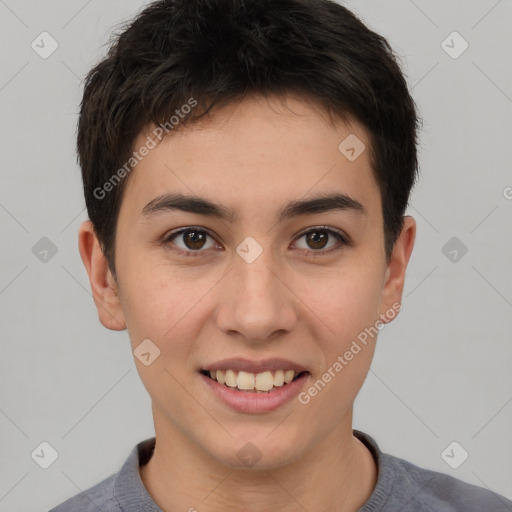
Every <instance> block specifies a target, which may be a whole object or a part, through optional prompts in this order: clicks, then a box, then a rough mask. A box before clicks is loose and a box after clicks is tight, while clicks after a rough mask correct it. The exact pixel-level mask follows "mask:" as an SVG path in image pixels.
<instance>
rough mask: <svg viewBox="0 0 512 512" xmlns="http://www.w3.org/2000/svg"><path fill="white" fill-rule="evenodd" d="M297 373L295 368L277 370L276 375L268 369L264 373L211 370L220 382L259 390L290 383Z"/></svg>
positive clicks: (267, 389) (211, 374)
mask: <svg viewBox="0 0 512 512" xmlns="http://www.w3.org/2000/svg"><path fill="white" fill-rule="evenodd" d="M296 375H297V372H295V370H277V371H276V372H275V375H272V372H269V371H266V372H262V373H249V372H242V371H240V372H236V371H235V370H231V369H230V370H226V371H224V370H216V371H213V370H210V377H211V378H212V379H215V380H216V381H217V382H219V383H220V384H225V385H226V386H229V387H230V388H235V387H238V389H244V390H251V389H256V390H257V391H269V390H270V389H272V388H273V387H274V386H276V387H279V386H282V385H283V384H284V383H285V382H286V384H289V383H290V382H291V381H292V380H293V379H294V377H295V376H296Z"/></svg>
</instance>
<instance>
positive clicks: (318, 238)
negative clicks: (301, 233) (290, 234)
mask: <svg viewBox="0 0 512 512" xmlns="http://www.w3.org/2000/svg"><path fill="white" fill-rule="evenodd" d="M319 233H320V235H319ZM328 237H329V235H327V234H326V233H325V231H310V232H309V233H308V234H307V239H308V244H309V245H310V246H312V247H313V249H323V248H324V247H325V244H326V242H327V239H328ZM311 241H312V242H313V243H312V244H311ZM318 242H320V247H318V246H317V245H316V244H318ZM322 242H323V243H322Z"/></svg>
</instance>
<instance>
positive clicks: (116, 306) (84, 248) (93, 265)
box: [78, 220, 126, 331]
mask: <svg viewBox="0 0 512 512" xmlns="http://www.w3.org/2000/svg"><path fill="white" fill-rule="evenodd" d="M78 249H79V251H80V257H81V258H82V262H83V264H84V266H85V269H86V271H87V274H88V276H89V282H90V284H91V291H92V296H93V299H94V303H95V305H96V309H97V310H98V316H99V319H100V322H101V323H102V325H103V326H104V327H106V328H107V329H111V330H113V331H122V330H124V329H126V321H125V318H124V312H123V308H122V304H121V301H120V296H119V289H118V287H117V284H116V282H115V279H114V277H113V276H112V273H111V271H110V268H109V266H108V262H107V259H106V258H105V255H104V254H103V251H102V250H101V246H100V243H99V240H98V237H97V235H96V232H95V230H94V226H93V224H92V222H91V221H89V220H88V221H85V222H83V223H82V225H81V226H80V228H79V231H78Z"/></svg>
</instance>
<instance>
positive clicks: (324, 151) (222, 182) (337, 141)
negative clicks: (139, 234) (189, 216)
mask: <svg viewBox="0 0 512 512" xmlns="http://www.w3.org/2000/svg"><path fill="white" fill-rule="evenodd" d="M154 128H155V126H150V127H149V128H148V129H147V130H145V131H144V132H143V133H141V134H140V135H139V137H138V138H137V140H136V142H135V144H134V151H136V150H137V148H139V147H141V146H143V145H144V144H145V142H146V141H147V137H148V136H149V137H152V135H151V134H152V131H153V130H154ZM177 128H178V129H176V130H173V131H172V132H169V135H168V136H167V137H165V138H164V139H163V140H162V142H160V143H159V144H158V145H157V146H156V147H155V148H154V149H151V150H150V151H149V153H148V154H147V155H146V156H145V157H144V158H143V159H142V160H141V161H140V162H139V163H138V164H137V165H136V166H135V168H134V170H133V171H131V174H130V176H129V179H128V183H127V184H126V185H127V187H126V190H125V194H124V196H125V198H124V199H123V203H124V201H125V200H126V199H128V200H129V201H130V202H132V203H135V204H136V207H137V208H138V210H139V213H141V212H142V209H143V208H144V207H145V206H146V204H147V203H148V202H150V201H151V200H154V199H155V198H156V197H158V196H160V195H162V194H163V193H166V192H173V191H179V192H182V193H187V194H188V195H194V194H196V195H199V196H201V197H207V198H211V199H212V201H215V202H217V203H219V202H221V203H223V204H224V203H226V206H229V208H230V209H231V210H232V211H233V212H234V213H236V212H238V211H240V212H241V211H242V210H243V209H244V205H249V203H248V201H249V200H250V201H252V203H251V204H252V205H253V206H254V205H255V204H258V202H259V207H260V209H261V207H262V206H264V205H265V204H269V203H274V202H278V203H283V202H285V201H286V200H287V199H288V200H289V199H297V198H300V197H303V196H307V195H315V194H318V193H320V194H324V195H325V194H327V193H331V192H339V193H345V194H347V195H349V196H350V197H353V198H354V199H357V200H358V201H359V202H360V203H367V204H366V205H365V207H366V208H367V209H368V210H371V209H372V203H375V201H377V203H378V202H379V200H380V197H379V194H378V188H377V184H376V182H375V179H374V176H373V172H372V170H371V165H370V154H369V153H370V151H369V150H370V138H369V136H368V133H367V131H366V130H365V129H364V127H362V126H361V125H360V124H359V123H357V122H355V121H352V122H351V124H350V125H346V124H345V123H343V122H342V121H341V120H337V122H336V124H335V125H333V124H332V122H331V120H330V118H329V117H328V115H327V113H326V112H325V111H323V110H322V109H321V107H320V106H319V105H317V104H315V103H312V102H310V101H306V100H305V99H303V98H301V97H297V96H287V97H286V98H285V102H284V103H283V101H282V100H281V99H277V98H272V97H269V98H263V97H259V96H253V97H248V98H245V99H244V100H243V101H241V102H237V103H233V104H230V105H228V106H225V107H223V108H222V109H220V110H212V111H211V115H210V117H208V116H205V117H203V118H202V119H201V120H200V121H199V122H194V123H187V124H184V125H183V126H181V127H180V126H179V125H178V126H177ZM153 137H154V136H153ZM347 150H349V152H348V153H347ZM354 151H355V152H356V158H355V159H354V158H353V156H354ZM359 153H360V154H359ZM219 198H222V201H220V200H219ZM375 206H376V207H377V208H378V207H379V205H378V204H377V205H375ZM237 217H238V215H237Z"/></svg>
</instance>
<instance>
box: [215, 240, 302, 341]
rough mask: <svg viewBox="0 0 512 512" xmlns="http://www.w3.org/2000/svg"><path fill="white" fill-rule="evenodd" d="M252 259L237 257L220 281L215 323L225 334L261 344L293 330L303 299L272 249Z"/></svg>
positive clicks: (289, 274) (265, 250)
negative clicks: (294, 289)
mask: <svg viewBox="0 0 512 512" xmlns="http://www.w3.org/2000/svg"><path fill="white" fill-rule="evenodd" d="M249 261H250V260H245V259H244V258H243V257H240V256H239V255H238V254H236V255H235V256H234V261H233V266H232V268H231V270H230V272H229V273H228V274H227V275H226V277H225V278H224V279H223V280H222V283H220V284H221V287H220V289H219V291H218V297H219V304H218V307H217V311H216V313H217V315H216V322H217V327H218V328H219V329H220V330H222V331H223V332H224V333H225V334H226V335H230V336H238V337H239V338H241V339H244V340H245V341H246V342H248V343H252V344H261V343H265V342H268V341H270V340H272V339H274V338H275V337H282V336H284V335H285V334H286V333H289V332H291V331H293V329H294V328H295V325H296V323H297V321H298V317H299V305H300V300H299V298H298V296H297V295H296V294H294V292H293V282H291V281H292V277H291V273H290V272H289V271H288V272H287V271H286V270H283V266H282V265H279V263H278V262H277V260H276V259H275V258H274V257H273V255H272V251H271V250H270V249H264V250H263V251H262V252H261V254H260V255H259V256H258V257H257V258H256V259H255V260H254V261H252V262H250V263H249ZM287 281H288V282H287Z"/></svg>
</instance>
